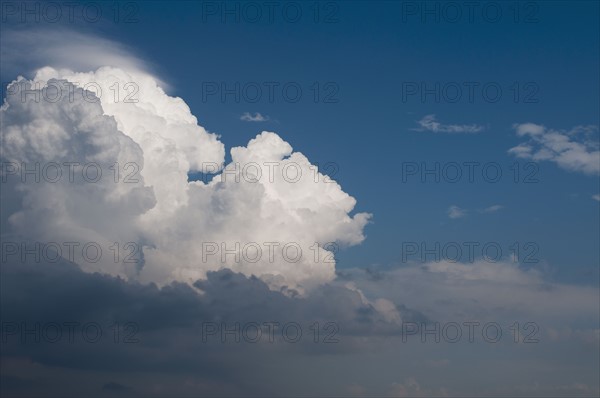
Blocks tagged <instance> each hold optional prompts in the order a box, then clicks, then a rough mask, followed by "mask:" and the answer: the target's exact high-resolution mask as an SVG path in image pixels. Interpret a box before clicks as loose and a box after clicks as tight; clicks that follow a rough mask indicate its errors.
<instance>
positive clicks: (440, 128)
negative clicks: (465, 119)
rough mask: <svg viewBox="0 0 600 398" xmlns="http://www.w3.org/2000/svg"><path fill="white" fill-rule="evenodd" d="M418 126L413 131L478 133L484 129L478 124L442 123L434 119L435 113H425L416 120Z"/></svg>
mask: <svg viewBox="0 0 600 398" xmlns="http://www.w3.org/2000/svg"><path fill="white" fill-rule="evenodd" d="M417 123H418V124H419V126H420V127H418V128H414V129H412V130H414V131H432V132H434V133H479V132H481V131H483V130H484V129H485V127H484V126H480V125H478V124H442V123H440V122H438V121H436V119H435V115H426V116H424V117H423V118H422V119H421V120H419V121H418V122H417Z"/></svg>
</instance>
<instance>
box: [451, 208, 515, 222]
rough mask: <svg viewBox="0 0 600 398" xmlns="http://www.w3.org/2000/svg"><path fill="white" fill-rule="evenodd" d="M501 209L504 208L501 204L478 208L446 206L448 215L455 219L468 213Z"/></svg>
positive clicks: (490, 211) (491, 211) (492, 211)
mask: <svg viewBox="0 0 600 398" xmlns="http://www.w3.org/2000/svg"><path fill="white" fill-rule="evenodd" d="M502 209H504V206H502V205H492V206H488V207H485V208H483V209H479V210H477V209H463V208H462V207H459V206H456V205H452V206H450V207H448V217H450V218H452V219H456V218H462V217H465V216H466V215H467V214H469V213H496V212H497V211H500V210H502Z"/></svg>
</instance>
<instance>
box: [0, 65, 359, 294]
mask: <svg viewBox="0 0 600 398" xmlns="http://www.w3.org/2000/svg"><path fill="white" fill-rule="evenodd" d="M90 83H93V84H92V85H90ZM128 84H130V85H131V84H133V90H131V88H132V86H129V87H130V90H129V91H127V90H125V93H127V92H135V97H134V99H135V101H125V100H124V98H125V97H124V96H116V95H114V89H115V87H119V88H125V87H128V86H127V85H128ZM50 87H54V88H56V87H62V88H63V89H64V92H65V93H69V92H72V93H73V95H66V94H65V95H63V96H62V97H60V98H59V100H57V101H55V102H51V101H48V100H46V99H45V97H44V95H45V93H46V92H47V91H46V90H49V88H50ZM82 87H93V88H94V93H96V94H97V95H95V94H94V93H92V92H91V91H90V90H87V91H85V90H83V89H82ZM25 89H27V90H32V91H30V92H29V94H28V97H27V100H26V101H23V100H22V99H23V98H22V97H21V96H20V95H19V94H20V92H21V91H20V90H25ZM7 92H8V93H10V94H9V95H8V96H7V98H6V104H5V105H4V106H3V107H2V109H1V111H0V112H1V113H2V119H3V125H2V135H3V140H4V143H5V146H4V148H3V149H4V152H3V159H2V160H3V161H9V162H13V163H15V164H21V163H22V162H27V163H31V164H32V163H34V162H58V163H59V164H63V163H65V162H79V163H80V164H89V163H92V162H95V163H97V164H99V165H100V168H101V169H102V171H104V173H107V174H105V175H111V174H110V173H113V171H111V170H112V169H111V167H112V166H113V165H115V164H119V165H122V166H120V167H123V166H124V165H127V164H133V165H135V167H134V169H135V170H134V171H136V173H135V175H136V177H139V178H136V181H137V182H136V183H134V184H129V183H124V182H123V181H122V180H121V181H119V182H118V183H114V181H113V179H112V178H104V179H102V181H100V183H97V184H90V183H87V184H86V183H85V181H80V180H81V178H80V179H79V181H77V183H71V182H69V180H68V179H66V178H63V179H62V180H61V181H60V182H59V183H58V184H56V183H44V181H42V182H41V183H36V182H35V181H33V180H28V181H26V182H22V181H21V179H19V178H11V179H10V180H9V183H8V184H6V188H7V191H9V192H11V195H7V198H5V200H9V201H11V202H12V203H14V204H15V206H14V208H13V210H12V211H9V212H7V213H6V218H5V219H4V223H3V232H4V233H12V234H17V235H18V236H20V237H21V238H22V239H31V240H34V241H39V242H57V241H58V242H79V243H80V244H81V245H82V246H84V245H85V244H86V243H87V242H97V243H98V244H99V245H100V247H101V248H102V249H103V250H102V251H103V253H111V249H110V247H111V245H112V244H114V243H115V242H118V244H119V246H120V247H124V246H125V245H127V244H129V243H133V244H135V245H136V246H135V248H136V249H138V250H135V251H136V255H135V257H136V260H137V263H136V264H128V263H125V262H124V261H125V258H123V257H126V256H121V257H120V258H119V260H118V261H115V260H113V259H112V258H111V257H110V256H108V255H105V256H104V257H102V259H101V261H96V262H93V261H92V262H90V261H86V259H85V258H84V256H83V255H81V253H78V254H79V256H78V257H77V258H75V259H74V261H75V262H76V263H78V264H80V266H81V267H82V268H83V269H84V270H86V271H88V272H103V273H108V274H110V275H120V276H122V277H125V278H129V279H133V280H139V281H143V282H147V283H149V282H154V283H158V284H165V283H169V282H171V281H182V282H187V283H193V282H194V281H196V280H197V279H202V278H205V277H206V273H207V272H208V271H215V270H219V269H222V268H229V269H232V270H235V271H236V272H241V273H243V274H245V275H247V276H251V275H255V276H257V277H260V278H262V279H263V280H265V281H267V282H268V283H269V285H270V286H271V287H272V288H274V289H281V288H284V289H287V288H290V289H294V290H296V291H298V292H301V293H302V292H304V291H306V290H307V289H311V288H314V287H316V286H318V285H320V284H322V283H325V282H327V281H330V280H332V279H333V278H334V276H335V260H334V259H333V249H331V248H329V249H328V247H329V246H327V245H328V244H330V243H331V242H334V243H337V244H340V245H356V244H359V243H360V242H362V240H363V239H364V234H363V229H364V227H365V225H366V224H367V223H368V221H369V219H370V215H369V214H367V213H357V214H354V215H350V213H351V212H352V211H353V209H354V207H355V204H356V200H355V199H354V198H352V197H351V196H349V195H348V194H347V193H345V192H344V191H343V190H342V188H341V187H340V185H339V184H338V183H336V182H335V181H332V180H330V179H326V178H325V176H324V175H323V174H321V173H319V172H318V169H317V168H316V167H315V166H314V165H312V164H311V163H310V161H309V160H308V159H307V158H306V156H304V155H303V154H302V153H299V152H294V151H293V149H292V146H291V145H290V144H289V143H287V142H285V141H284V140H283V139H281V138H280V137H279V136H278V135H277V134H275V133H273V132H266V131H264V132H262V133H260V134H258V135H257V136H256V137H255V138H254V139H252V140H250V142H249V143H248V145H247V146H245V147H235V148H232V149H231V163H230V164H228V165H225V167H223V163H224V158H225V148H224V145H223V144H222V143H221V142H220V141H219V137H218V136H217V135H216V134H213V133H209V132H208V131H206V130H205V129H204V128H203V127H202V126H200V125H199V124H198V122H197V119H196V117H194V116H193V115H192V114H191V112H190V109H189V107H188V106H187V104H186V103H185V102H184V101H183V100H182V99H181V98H176V97H170V96H168V95H167V94H165V92H164V91H163V90H162V89H161V87H160V86H159V84H158V82H157V81H156V80H154V78H153V77H152V76H150V75H148V74H146V73H144V72H139V71H134V72H131V71H125V70H123V69H120V68H113V67H102V68H99V69H97V70H96V71H93V72H84V73H77V72H72V71H69V70H66V69H63V70H57V69H54V68H50V67H45V68H42V69H40V70H38V71H37V73H36V75H35V77H34V79H33V80H31V81H29V80H27V79H24V78H20V79H19V80H18V81H15V82H13V83H12V85H11V86H10V87H9V90H8V91H7ZM33 93H37V95H38V97H37V98H41V100H36V95H35V94H33ZM90 98H91V100H90ZM248 165H249V166H250V167H249V168H248V167H246V166H248ZM257 167H258V168H257ZM198 171H199V172H203V173H207V174H210V173H215V172H217V173H218V172H219V171H222V172H221V173H220V174H216V175H214V176H213V178H212V179H211V180H210V181H207V182H206V183H204V182H202V181H193V182H188V173H190V172H198ZM121 172H122V173H123V175H122V177H124V175H125V174H127V170H124V169H123V170H121ZM4 188H5V186H4V185H3V190H4ZM8 197H10V198H8ZM3 208H4V207H3ZM9 208H10V207H7V209H9ZM32 225H33V226H35V227H34V228H31V227H30V226H32ZM315 245H317V246H315ZM129 247H130V248H131V246H129ZM215 250H216V252H215ZM232 250H233V251H235V252H236V253H237V254H236V253H233V254H231V251H232ZM207 252H210V253H211V255H210V256H208V255H207ZM228 252H229V253H230V254H227V253H228Z"/></svg>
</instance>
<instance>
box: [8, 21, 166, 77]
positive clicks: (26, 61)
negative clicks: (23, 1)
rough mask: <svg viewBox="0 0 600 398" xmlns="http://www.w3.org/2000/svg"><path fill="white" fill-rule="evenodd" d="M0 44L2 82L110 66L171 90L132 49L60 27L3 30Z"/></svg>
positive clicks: (152, 68) (102, 38) (150, 65)
mask: <svg viewBox="0 0 600 398" xmlns="http://www.w3.org/2000/svg"><path fill="white" fill-rule="evenodd" d="M0 43H1V44H2V58H1V61H0V70H2V71H3V73H5V74H6V75H5V76H3V78H5V79H8V78H14V76H16V74H24V73H26V74H29V73H35V71H37V70H38V69H40V68H43V67H45V66H51V67H53V68H55V69H69V70H79V71H89V70H95V69H98V68H100V67H102V66H112V67H119V68H122V69H125V70H128V71H133V72H137V73H144V74H146V75H149V76H151V77H152V79H154V80H155V81H156V82H158V84H159V85H160V86H161V87H162V88H163V89H169V88H170V86H169V84H168V83H166V82H165V81H163V80H161V79H160V78H158V77H157V74H156V73H155V72H154V69H155V68H154V67H153V65H152V64H150V63H149V62H147V61H145V60H142V59H141V58H140V57H138V56H137V55H136V51H135V50H134V49H132V48H130V47H128V46H126V45H124V44H122V43H119V42H115V41H112V40H109V39H106V38H104V37H99V36H95V35H91V34H86V33H82V32H77V31H74V30H72V29H66V28H64V27H60V26H53V27H52V29H43V28H38V29H27V30H14V29H8V28H6V29H3V30H2V35H0ZM9 74H12V75H10V76H9ZM28 77H29V76H28Z"/></svg>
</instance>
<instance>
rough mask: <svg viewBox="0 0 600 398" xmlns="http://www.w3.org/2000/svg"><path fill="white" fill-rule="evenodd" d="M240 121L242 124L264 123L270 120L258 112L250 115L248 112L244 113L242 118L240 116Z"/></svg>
mask: <svg viewBox="0 0 600 398" xmlns="http://www.w3.org/2000/svg"><path fill="white" fill-rule="evenodd" d="M240 120H242V121H244V122H266V121H268V120H270V118H269V116H266V115H263V114H261V113H259V112H256V113H255V114H254V115H252V114H251V113H250V112H244V113H243V114H242V116H240Z"/></svg>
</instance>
